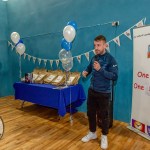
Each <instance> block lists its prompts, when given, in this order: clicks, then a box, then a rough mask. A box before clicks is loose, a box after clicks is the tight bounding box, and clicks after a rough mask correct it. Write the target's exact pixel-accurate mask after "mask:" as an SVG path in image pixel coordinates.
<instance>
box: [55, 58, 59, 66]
mask: <svg viewBox="0 0 150 150" xmlns="http://www.w3.org/2000/svg"><path fill="white" fill-rule="evenodd" d="M56 64H57V67H58V65H59V59H58V60H56Z"/></svg>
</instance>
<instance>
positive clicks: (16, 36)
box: [10, 32, 20, 44]
mask: <svg viewBox="0 0 150 150" xmlns="http://www.w3.org/2000/svg"><path fill="white" fill-rule="evenodd" d="M10 38H11V40H12V41H13V42H14V43H15V44H16V43H18V42H19V40H20V35H19V34H18V33H17V32H12V33H11V35H10Z"/></svg>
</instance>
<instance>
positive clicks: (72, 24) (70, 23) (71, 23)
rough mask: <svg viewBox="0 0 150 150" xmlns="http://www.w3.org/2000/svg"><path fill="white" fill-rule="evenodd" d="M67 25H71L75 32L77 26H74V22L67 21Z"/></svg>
mask: <svg viewBox="0 0 150 150" xmlns="http://www.w3.org/2000/svg"><path fill="white" fill-rule="evenodd" d="M67 25H71V26H73V27H74V28H75V30H77V24H76V22H75V21H69V22H68V23H67Z"/></svg>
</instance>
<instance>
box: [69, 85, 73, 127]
mask: <svg viewBox="0 0 150 150" xmlns="http://www.w3.org/2000/svg"><path fill="white" fill-rule="evenodd" d="M70 124H71V126H72V125H73V118H72V112H71V87H70Z"/></svg>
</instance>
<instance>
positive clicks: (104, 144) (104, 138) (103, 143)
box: [101, 135, 108, 149]
mask: <svg viewBox="0 0 150 150" xmlns="http://www.w3.org/2000/svg"><path fill="white" fill-rule="evenodd" d="M107 148H108V141H107V136H106V135H102V136H101V149H107Z"/></svg>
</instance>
